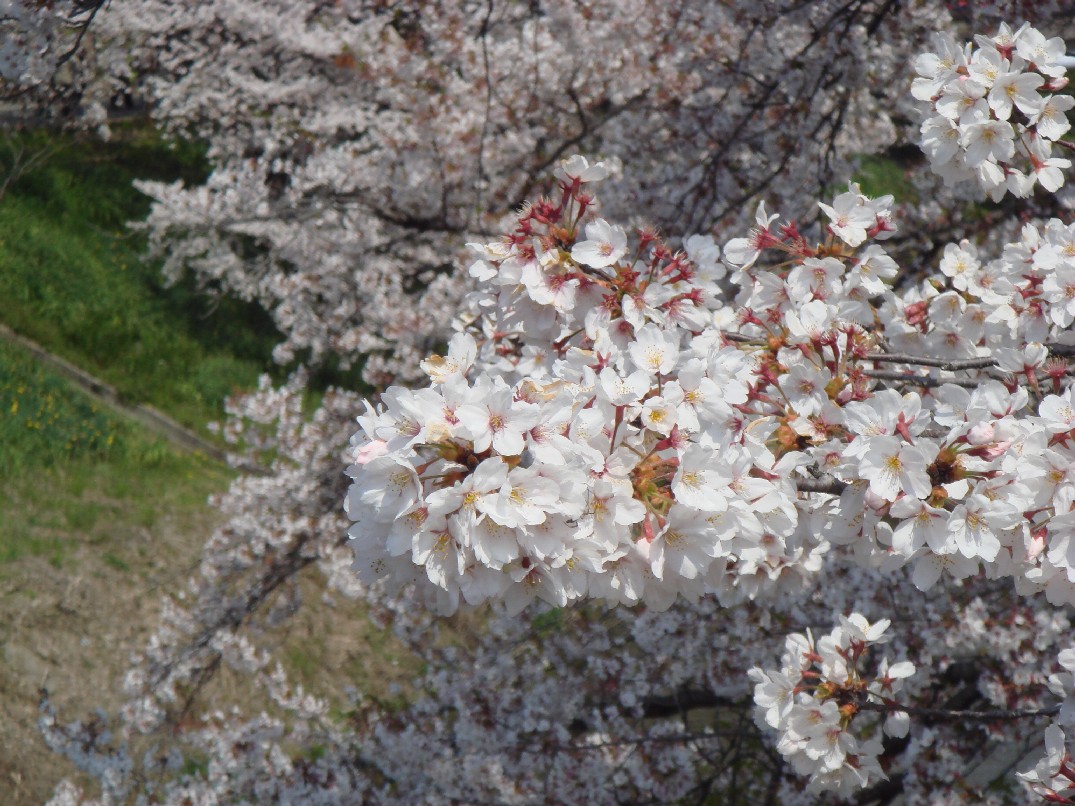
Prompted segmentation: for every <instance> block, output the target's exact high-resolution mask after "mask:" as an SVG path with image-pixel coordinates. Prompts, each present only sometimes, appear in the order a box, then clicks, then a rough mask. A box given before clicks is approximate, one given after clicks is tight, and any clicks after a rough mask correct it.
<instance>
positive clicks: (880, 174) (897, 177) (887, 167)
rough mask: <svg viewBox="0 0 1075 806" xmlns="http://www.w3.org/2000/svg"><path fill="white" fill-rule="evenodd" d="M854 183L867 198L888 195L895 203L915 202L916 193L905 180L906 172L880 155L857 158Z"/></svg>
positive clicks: (889, 158) (896, 161) (903, 168)
mask: <svg viewBox="0 0 1075 806" xmlns="http://www.w3.org/2000/svg"><path fill="white" fill-rule="evenodd" d="M855 181H856V182H858V183H859V185H860V186H861V187H862V192H863V193H864V194H866V195H867V196H870V197H871V198H872V197H877V196H884V195H887V194H889V193H891V194H892V196H893V197H895V200H896V201H897V202H908V203H912V202H916V201H918V192H917V191H916V190H915V186H914V184H913V183H912V182H911V181H910V180H909V179H908V178H907V171H906V168H905V167H904V166H902V165H901V164H900V163H899V161H898V160H895V159H893V158H892V157H887V156H884V155H882V154H865V155H862V156H860V157H859V158H858V167H857V170H856V171H855Z"/></svg>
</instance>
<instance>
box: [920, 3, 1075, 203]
mask: <svg viewBox="0 0 1075 806" xmlns="http://www.w3.org/2000/svg"><path fill="white" fill-rule="evenodd" d="M975 42H976V43H977V45H978V47H977V48H975V47H974V45H973V44H967V45H965V46H961V45H958V44H956V42H955V40H953V39H952V37H951V36H950V35H948V34H937V35H936V36H935V38H934V51H933V52H929V53H923V54H921V55H920V56H919V57H918V58H917V59H916V60H915V70H916V71H917V73H918V76H919V77H918V78H916V79H915V81H914V83H913V85H912V88H911V92H912V94H913V95H914V97H915V98H917V99H919V100H920V101H925V102H928V103H929V104H930V109H931V112H932V113H933V114H931V115H930V116H929V117H928V118H927V119H926V120H925V121H924V122H923V123H922V128H921V133H922V149H923V150H924V151H925V152H926V155H927V156H928V157H929V158H930V162H931V163H932V168H933V170H934V171H935V172H936V173H938V174H939V175H940V176H942V177H943V178H944V180H945V181H946V182H947V183H949V184H958V183H963V182H969V183H973V184H976V185H977V186H978V187H980V188H982V189H983V190H984V191H985V192H986V193H987V194H989V196H990V198H992V199H993V200H994V201H999V200H1000V199H1001V198H1003V196H1004V195H1005V194H1006V193H1011V194H1013V195H1014V196H1017V197H1020V198H1023V197H1026V196H1029V195H1030V194H1031V193H1032V192H1033V190H1034V186H1035V185H1036V184H1038V185H1041V186H1042V187H1043V188H1044V189H1045V190H1048V191H1055V190H1057V189H1058V188H1060V186H1061V185H1063V184H1064V174H1063V170H1062V169H1064V168H1068V167H1070V165H1071V161H1070V160H1069V159H1067V158H1064V157H1054V156H1053V145H1054V144H1055V143H1056V142H1057V141H1059V140H1060V138H1061V136H1062V135H1063V134H1064V133H1065V132H1067V131H1068V129H1070V128H1071V124H1070V123H1069V122H1068V119H1067V115H1066V113H1067V111H1068V110H1070V109H1071V108H1072V106H1075V99H1073V98H1072V97H1071V96H1070V95H1067V94H1061V93H1060V90H1062V89H1064V87H1066V86H1067V83H1068V79H1067V78H1066V77H1065V76H1064V73H1065V71H1066V69H1067V68H1068V67H1070V66H1072V64H1075V61H1073V60H1072V59H1071V58H1070V57H1068V56H1067V52H1066V49H1065V45H1064V42H1063V40H1062V39H1060V38H1059V37H1053V38H1051V39H1046V37H1045V36H1044V35H1043V34H1042V33H1041V32H1040V31H1038V30H1037V29H1035V28H1033V27H1031V26H1030V25H1028V24H1024V25H1022V26H1020V27H1019V28H1018V29H1016V30H1015V31H1013V30H1012V29H1011V28H1010V27H1008V26H1007V25H1001V27H1000V30H999V31H998V32H997V34H996V35H994V36H991V37H990V36H983V35H978V36H976V37H975Z"/></svg>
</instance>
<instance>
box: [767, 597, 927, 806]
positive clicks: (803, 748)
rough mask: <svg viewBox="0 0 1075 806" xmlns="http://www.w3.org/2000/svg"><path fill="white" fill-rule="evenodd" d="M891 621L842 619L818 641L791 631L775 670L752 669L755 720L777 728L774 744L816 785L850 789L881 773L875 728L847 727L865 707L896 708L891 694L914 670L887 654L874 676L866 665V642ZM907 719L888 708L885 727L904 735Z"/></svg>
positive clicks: (878, 637)
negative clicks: (858, 729)
mask: <svg viewBox="0 0 1075 806" xmlns="http://www.w3.org/2000/svg"><path fill="white" fill-rule="evenodd" d="M889 624H890V622H889V621H888V620H887V619H883V620H881V621H877V622H874V623H873V624H871V623H870V622H869V621H868V620H867V619H866V618H865V617H864V616H862V615H861V614H859V613H852V614H851V615H850V616H846V617H843V616H842V617H841V618H840V626H838V627H836V628H835V629H833V631H832V632H831V633H830V634H829V635H826V636H823V637H822V638H820V639H819V640H817V641H815V640H814V638H813V636H812V635H811V634H810V633H809V631H808V632H807V633H806V634H805V635H803V634H801V633H795V634H793V635H789V636H788V638H787V641H786V642H785V651H784V655H783V657H782V658H781V664H780V668H779V669H772V670H763V669H760V668H757V667H755V668H754V669H751V670H750V672H749V675H750V678H751V680H753V681H754V682H755V684H756V685H755V687H754V702H755V705H756V710H755V713H756V719H757V720H758V723H759V724H760V725H767V726H768V727H770V728H774V729H775V730H777V731H779V733H780V739H779V740H778V741H777V745H776V749H777V750H778V751H779V752H780V754H781V755H782V756H784V757H785V758H787V759H788V760H789V761H790V762H791V764H792V765H793V766H794V767H795V769H796V770H797V771H798V772H799V773H801V774H803V775H809V776H810V778H811V785H812V786H814V787H816V788H817V789H830V790H836V791H841V790H842V791H848V790H853V789H859V788H861V787H864V786H867V785H868V784H869V783H871V782H876V780H877V779H878V778H884V777H885V776H884V773H883V771H882V770H881V767H880V765H879V763H878V761H877V757H878V756H879V755H880V754H881V752H882V743H881V736H880V735H879V733H878V732H877V730H876V725H871V726H870V727H871V730H870V732H869V733H868V734H867V735H868V738H860V737H859V736H856V735H855V734H854V733H852V731H851V725H852V724H853V723H854V724H855V725H856V726H858V725H860V722H861V721H862V719H863V714H867V715H868V714H869V713H870V712H869V711H867V710H864V706H870V705H872V706H875V707H876V709H877V710H880V711H883V710H885V709H886V708H887V707H890V706H895V707H898V703H896V701H895V700H894V699H893V695H894V694H896V693H897V692H899V690H900V689H901V688H902V686H903V680H904V679H905V678H908V677H910V676H911V675H912V674H914V671H915V668H914V664H913V663H911V662H910V661H899V662H897V663H893V664H891V665H890V663H889V660H888V657H887V656H885V657H883V658H882V659H881V661H880V662H879V663H878V664H877V668H876V670H875V671H874V672H873V673H872V674H867V672H866V670H865V668H863V667H865V665H866V657H865V656H866V655H867V653H868V650H869V648H870V646H872V645H875V644H882V643H885V642H887V641H888V639H889V636H886V635H885V631H886V630H887V629H888V627H889ZM909 724H910V721H909V717H908V715H907V713H906V712H904V711H900V710H895V708H893V710H891V712H890V713H889V715H888V716H887V717H886V718H885V719H884V720H883V725H882V730H883V732H884V734H885V735H887V736H892V737H895V738H902V737H904V736H906V735H907V730H908V727H909ZM870 734H872V735H870Z"/></svg>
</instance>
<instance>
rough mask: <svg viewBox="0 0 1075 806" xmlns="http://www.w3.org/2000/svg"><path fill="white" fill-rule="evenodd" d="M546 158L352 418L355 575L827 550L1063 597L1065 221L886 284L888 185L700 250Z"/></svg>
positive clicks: (657, 576) (760, 586) (811, 575)
mask: <svg viewBox="0 0 1075 806" xmlns="http://www.w3.org/2000/svg"><path fill="white" fill-rule="evenodd" d="M563 171H564V178H563V180H562V181H561V183H560V186H559V189H560V195H559V197H558V198H556V199H542V200H539V201H537V202H535V203H533V204H532V205H530V206H528V207H527V208H526V209H525V210H524V211H523V213H522V214H521V216H520V218H519V220H518V222H517V226H516V228H515V230H514V231H513V232H512V233H511V234H510V235H508V236H507V237H506V238H505V239H504V240H503V241H499V242H496V243H492V244H488V245H485V246H481V247H477V251H478V254H479V259H478V260H477V262H476V263H475V264H474V265H473V266H472V268H471V273H472V275H473V276H474V277H475V278H477V279H478V280H479V281H480V282H481V283H482V286H483V287H482V288H481V289H480V290H479V291H478V292H476V293H475V294H474V295H473V296H472V298H471V304H472V306H473V307H472V310H473V312H474V313H473V315H472V316H471V317H470V319H469V320H468V322H469V324H468V325H467V326H466V327H467V328H469V330H467V329H464V330H463V331H461V332H459V333H458V334H457V335H456V336H455V337H453V339H452V341H451V344H450V346H449V350H448V354H447V357H444V358H439V357H433V358H430V359H428V360H427V361H426V362H424V363H423V368H424V369H425V371H426V372H427V374H428V375H429V377H430V380H431V383H430V385H429V386H428V387H427V388H425V389H420V390H417V391H410V390H405V389H402V388H399V387H394V388H392V389H389V390H388V391H387V392H386V393H385V394H384V395H383V396H382V398H381V407H375V406H373V405H371V404H367V411H366V414H365V415H364V416H363V417H361V418H360V420H359V422H360V425H361V427H362V431H361V432H359V434H357V435H356V436H355V438H354V439H353V454H352V455H353V458H354V464H353V465H352V467H351V468H350V470H349V474H350V475H351V476H352V478H353V483H352V486H351V489H350V491H349V494H348V499H347V510H348V512H349V514H350V516H351V517H352V518H353V519H354V520H356V523H355V525H354V526H353V527H352V529H351V537H352V544H353V547H354V549H355V554H356V567H358V568H359V569H360V571H361V572H362V573H363V574H364V575H366V577H367V578H369V579H376V578H379V577H383V576H389V577H392V578H393V579H394V580H395V582H396V583H397V584H402V583H405V582H411V581H414V580H415V579H416V578H417V579H419V580H421V582H422V583H423V585H424V586H425V587H426V589H427V591H429V592H430V594H431V596H430V599H431V601H434V602H435V603H436V605H437V606H438V607H440V608H441V609H443V610H446V611H452V610H454V609H455V608H456V607H457V606H458V605H459V603H460V602H461V601H465V602H466V603H468V604H475V603H479V602H483V601H486V600H488V599H496V598H502V599H504V600H506V601H507V602H508V605H509V608H510V609H512V610H518V609H519V608H521V607H524V606H526V605H527V604H528V603H529V602H531V601H533V600H534V599H543V600H544V601H547V602H549V603H551V604H554V605H557V606H561V605H564V604H566V603H569V602H571V601H574V600H577V599H582V598H598V599H605V600H607V601H610V602H614V603H621V604H633V603H635V602H645V603H646V604H647V605H649V606H651V607H654V608H657V609H663V608H667V607H669V606H671V605H672V604H673V602H674V601H675V600H676V598H677V597H682V598H684V599H687V600H689V601H697V600H698V598H699V597H701V596H702V595H704V594H708V593H713V594H715V595H716V596H717V597H718V599H719V600H720V601H721V602H722V603H723V604H725V605H730V604H733V603H736V602H740V601H744V600H751V599H755V598H757V597H759V596H771V595H774V594H775V595H787V594H792V593H795V592H798V591H802V590H803V589H805V588H806V587H807V586H808V584H809V583H810V582H811V581H812V580H814V579H816V577H817V575H818V573H819V572H820V571H821V569H822V568H823V565H824V563H825V560H826V556H827V555H828V554H830V553H831V552H833V551H834V550H835V549H836V548H837V547H847V550H849V551H850V552H851V554H852V556H853V557H854V558H855V560H856V562H858V563H861V564H863V565H864V566H867V567H872V568H877V569H880V570H882V571H884V570H887V571H888V572H889V573H892V572H894V571H895V570H896V569H898V568H900V567H901V566H904V565H910V566H911V567H912V569H913V571H912V575H911V577H912V580H913V583H914V585H916V586H917V587H918V588H920V589H922V590H930V589H931V588H933V587H934V586H935V585H936V584H937V583H938V581H939V580H940V579H941V578H942V577H944V576H948V577H951V578H954V579H966V578H968V577H973V576H976V575H978V574H979V573H983V572H984V573H985V574H986V575H987V576H989V577H993V578H997V577H1010V578H1012V579H1013V580H1014V584H1015V586H1016V589H1017V590H1020V591H1022V592H1023V593H1026V594H1030V593H1033V592H1037V591H1041V590H1044V591H1045V596H1046V598H1047V599H1048V600H1049V601H1050V602H1054V603H1064V602H1071V601H1073V598H1072V597H1073V594H1075V584H1073V582H1072V580H1073V579H1075V575H1073V573H1072V569H1073V562H1072V558H1071V557H1069V552H1068V546H1069V545H1070V544H1071V542H1072V536H1073V535H1075V530H1073V529H1072V524H1073V522H1075V521H1073V519H1072V515H1071V501H1072V496H1073V494H1075V479H1072V477H1071V473H1070V470H1071V468H1072V467H1075V454H1073V452H1072V438H1073V437H1075V415H1073V414H1072V412H1073V410H1075V398H1073V395H1075V390H1073V387H1072V386H1071V384H1070V375H1069V372H1068V365H1067V363H1066V361H1065V360H1064V358H1063V357H1064V356H1065V355H1069V354H1070V353H1071V351H1072V344H1071V339H1070V331H1069V328H1068V326H1069V325H1070V324H1071V321H1072V317H1071V314H1070V313H1069V311H1068V306H1069V304H1070V297H1069V296H1068V294H1067V292H1066V291H1064V290H1063V289H1064V288H1066V286H1067V281H1066V280H1065V279H1064V278H1065V277H1066V275H1067V273H1069V272H1070V271H1071V266H1072V256H1071V251H1070V250H1067V249H1065V244H1066V243H1069V242H1070V241H1071V239H1072V238H1073V237H1075V229H1073V228H1071V227H1069V226H1067V225H1064V224H1062V223H1061V222H1060V221H1058V220H1053V221H1051V222H1049V223H1048V224H1046V225H1045V226H1043V227H1035V226H1033V225H1027V226H1026V227H1024V229H1023V230H1022V232H1021V235H1020V240H1019V241H1016V242H1013V243H1010V244H1008V245H1007V246H1006V247H1005V249H1004V252H1003V255H1002V257H1000V258H997V259H995V260H993V261H991V262H989V263H987V264H985V265H983V264H982V263H981V261H980V260H979V259H978V255H977V252H976V250H975V248H974V247H973V245H971V244H970V243H969V242H961V243H960V244H951V245H949V246H948V247H947V248H946V249H945V250H944V255H943V257H942V259H941V262H940V266H939V268H938V270H937V272H936V273H935V274H933V275H931V276H927V277H926V278H923V279H922V280H921V281H920V282H918V283H905V284H904V285H903V287H902V288H900V289H899V290H898V291H897V290H895V289H893V288H892V287H891V285H890V283H891V282H892V280H893V278H895V277H897V275H898V267H897V264H896V263H895V261H894V260H893V259H892V258H891V257H890V256H889V255H888V253H887V252H886V251H885V249H884V247H883V245H882V244H883V242H884V241H885V240H886V239H887V238H889V237H891V236H892V235H893V234H894V233H895V224H894V221H893V216H892V213H891V204H892V200H891V198H890V197H883V198H879V199H870V198H867V197H866V196H864V195H863V194H862V193H861V192H860V191H859V188H858V187H857V186H855V185H852V186H850V187H849V189H848V191H847V192H846V193H842V194H839V195H838V196H837V197H836V198H835V199H833V200H832V203H831V204H822V205H821V206H820V207H821V210H822V212H823V213H824V214H825V216H826V218H827V219H828V224H827V226H826V228H825V237H824V238H823V239H822V240H821V241H820V242H816V241H812V240H810V239H809V238H807V236H806V235H804V234H803V232H802V231H801V230H800V228H799V227H798V225H797V224H795V223H794V222H787V223H783V224H777V223H776V222H777V220H778V216H774V215H770V214H768V213H767V212H766V210H765V208H764V205H763V206H761V207H759V210H758V213H757V216H756V226H755V228H754V230H753V231H752V233H751V234H750V235H749V236H748V237H744V238H736V239H732V240H731V241H729V242H728V243H727V244H726V246H725V248H724V250H723V260H721V251H720V249H719V247H718V246H717V244H716V243H714V242H713V241H712V239H709V238H704V237H701V238H700V237H692V238H688V239H687V240H686V241H685V242H684V249H683V250H680V251H674V250H672V249H670V248H669V247H668V246H666V245H665V244H664V243H663V242H662V241H661V240H660V239H659V238H657V237H656V235H655V234H654V233H652V232H651V231H648V230H644V229H643V230H640V231H638V232H637V233H635V234H634V236H633V237H630V238H629V237H628V235H627V233H626V232H625V231H624V230H622V229H620V228H618V227H616V226H615V225H613V224H610V223H609V222H607V221H606V220H604V219H602V218H600V217H597V216H596V213H595V212H594V210H595V208H596V205H597V202H596V199H595V198H594V196H593V195H592V193H591V189H590V186H591V184H592V183H593V182H594V181H598V180H599V179H601V178H603V175H604V173H605V169H604V167H603V166H602V165H600V164H596V165H591V164H589V163H587V162H586V161H585V160H583V159H581V158H573V159H572V160H570V161H568V162H566V163H565V164H564V166H563ZM727 286H730V287H731V288H733V289H735V290H734V292H733V294H732V295H729V294H727V292H726V291H725V288H726V287H727ZM728 303H733V304H728ZM889 366H895V367H897V369H887V368H886V367H889ZM968 387H969V388H968ZM845 628H847V627H846V625H845ZM863 629H865V628H863ZM834 640H835V639H834ZM841 640H842V639H841ZM835 643H836V645H839V646H844V644H842V643H840V641H839V640H836V641H835ZM901 668H902V667H901ZM833 703H835V701H832V702H831V703H830V704H829V705H818V706H817V707H818V709H820V708H822V707H824V708H825V709H826V710H827V711H831V710H833V707H834V706H833ZM818 713H820V711H818ZM818 718H819V719H820V718H821V717H820V716H818ZM826 724H827V723H826ZM834 724H835V723H834ZM779 725H780V727H781V728H782V729H783V728H785V727H786V723H784V722H780V723H779ZM845 727H846V726H845ZM893 729H894V728H893ZM789 735H798V736H799V737H800V739H802V737H803V736H805V734H801V733H800V734H789ZM826 735H828V734H826ZM800 739H795V740H786V741H785V742H784V747H785V748H787V749H789V753H788V754H789V755H793V756H794V758H795V759H797V761H796V762H795V763H796V765H797V768H800V769H801V770H803V769H805V766H806V765H807V762H809V763H810V764H813V765H815V767H816V768H815V769H814V770H813V772H815V773H817V775H816V776H815V781H816V782H817V783H818V785H825V786H834V787H838V786H841V785H842V783H846V782H847V781H849V780H850V779H849V778H846V777H845V776H844V775H842V774H841V775H835V774H834V775H831V776H830V775H828V774H829V773H835V772H837V771H838V770H841V769H844V768H843V767H842V766H841V765H842V761H841V762H840V763H837V762H836V761H834V760H833V759H837V758H843V757H845V756H847V755H850V756H854V757H855V759H856V761H855V763H854V764H851V765H850V767H849V769H853V770H855V773H854V775H855V776H857V778H856V780H857V782H858V784H859V785H864V784H865V782H866V781H867V780H869V779H870V777H871V775H872V774H873V773H872V772H871V771H870V768H869V764H868V763H867V762H866V761H865V759H866V758H868V757H869V756H870V752H868V751H865V750H864V751H863V752H862V754H861V755H862V759H863V760H861V761H859V760H858V756H859V754H858V753H856V752H850V751H846V748H848V747H852V746H853V745H852V744H851V739H849V738H848V739H842V740H840V741H842V742H843V743H844V744H842V745H840V746H841V747H844V748H845V751H846V752H845V753H844V756H839V754H837V755H832V756H827V757H825V756H823V755H819V754H817V753H814V752H813V751H811V753H806V754H799V751H798V749H799V748H800V744H801V742H800ZM804 741H805V740H804ZM834 752H835V751H834ZM824 758H828V759H829V760H833V761H832V765H831V766H826V765H827V764H828V762H827V761H825V760H824ZM818 765H820V766H818Z"/></svg>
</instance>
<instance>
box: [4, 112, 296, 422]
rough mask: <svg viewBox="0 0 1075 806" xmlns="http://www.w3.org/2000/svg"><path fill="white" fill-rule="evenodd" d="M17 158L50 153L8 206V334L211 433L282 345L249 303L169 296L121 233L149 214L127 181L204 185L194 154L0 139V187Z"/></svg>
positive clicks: (51, 137)
mask: <svg viewBox="0 0 1075 806" xmlns="http://www.w3.org/2000/svg"><path fill="white" fill-rule="evenodd" d="M16 147H18V148H23V149H24V150H25V151H27V152H33V151H35V150H40V149H49V150H51V152H52V153H51V155H50V156H49V157H48V158H47V159H46V160H45V161H44V162H43V163H42V164H41V165H40V166H39V167H37V168H35V169H34V170H32V171H30V172H28V173H26V174H24V175H23V176H22V177H21V178H20V179H19V180H18V181H17V182H16V183H14V184H13V185H12V187H11V188H10V189H9V191H8V193H7V194H6V196H5V197H4V198H3V199H2V200H0V322H3V323H5V324H7V325H9V326H10V327H12V328H14V329H15V330H16V331H18V332H20V333H23V334H25V335H27V336H29V337H30V338H32V339H34V340H35V341H37V342H39V343H41V344H42V345H43V346H45V347H46V348H47V349H49V350H51V351H53V352H55V353H57V354H59V355H62V356H64V357H65V358H67V359H68V360H70V361H72V362H74V363H75V364H77V365H79V366H81V367H82V368H84V369H86V370H87V371H89V372H91V373H93V374H95V375H98V376H99V377H101V378H102V379H104V380H105V381H107V382H108V383H110V384H112V385H113V386H115V387H116V388H117V389H118V390H119V392H120V394H121V395H122V396H123V397H124V398H125V399H126V400H129V401H131V402H140V403H149V404H151V405H153V406H155V407H157V408H159V409H161V410H162V411H165V412H166V413H168V414H170V415H172V416H173V417H175V418H176V419H178V420H179V421H180V422H183V423H184V424H186V425H188V426H191V427H194V428H197V429H199V430H202V432H203V433H204V426H205V425H206V424H207V423H208V422H211V421H213V420H218V419H220V418H221V417H222V415H223V401H224V399H225V398H226V397H227V396H228V395H230V394H232V393H234V392H236V391H239V390H241V389H247V388H250V387H252V386H253V385H254V383H255V381H256V379H257V376H258V374H259V373H260V372H263V371H267V370H270V369H272V366H273V365H272V362H271V351H272V348H273V346H274V345H275V344H276V343H278V342H279V341H280V336H279V334H278V333H277V332H276V330H275V328H274V327H273V325H272V323H271V320H270V319H269V317H268V316H267V315H266V314H265V313H264V312H263V311H261V310H260V309H259V308H258V307H257V306H255V305H252V304H246V303H241V302H238V301H235V300H231V299H226V298H225V299H219V300H212V301H210V300H208V299H206V298H205V297H203V296H201V295H200V294H199V293H198V292H197V290H196V289H195V288H194V287H193V285H192V284H191V283H190V282H186V283H180V284H178V285H175V286H172V287H168V288H166V287H164V284H163V282H162V280H161V276H160V271H159V266H158V265H157V264H155V263H153V262H146V261H144V260H143V259H142V255H143V251H144V240H143V238H142V236H141V235H139V234H134V233H132V232H130V231H129V230H128V229H127V226H126V224H127V222H129V221H137V220H139V219H141V218H143V217H144V216H145V215H146V213H147V212H148V210H149V200H148V199H147V198H146V197H144V196H143V195H142V194H140V193H139V192H138V191H136V190H135V189H134V188H133V187H132V184H131V183H132V181H133V180H134V179H139V178H141V179H160V180H167V181H174V180H176V179H182V180H183V181H186V182H199V181H201V180H202V179H203V178H204V176H205V174H206V171H207V166H206V163H205V160H204V157H203V155H202V153H201V151H200V149H199V148H197V147H196V146H192V145H190V144H169V143H167V142H164V141H162V140H161V139H160V138H159V137H158V136H157V135H155V134H154V133H153V132H152V130H149V129H146V128H145V127H132V128H130V129H127V130H123V129H121V130H120V131H119V132H118V134H117V136H116V138H115V139H114V140H113V141H112V142H109V143H100V142H97V141H89V140H76V139H73V138H72V137H70V136H67V135H58V134H50V133H47V132H35V133H31V134H24V135H19V136H18V139H17V140H14V141H7V142H5V141H3V140H0V175H2V174H3V173H4V170H5V168H6V166H7V165H9V164H10V159H11V156H12V154H13V151H12V149H13V148H16Z"/></svg>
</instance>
